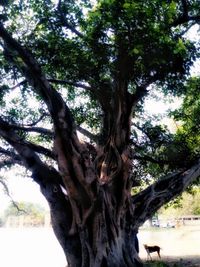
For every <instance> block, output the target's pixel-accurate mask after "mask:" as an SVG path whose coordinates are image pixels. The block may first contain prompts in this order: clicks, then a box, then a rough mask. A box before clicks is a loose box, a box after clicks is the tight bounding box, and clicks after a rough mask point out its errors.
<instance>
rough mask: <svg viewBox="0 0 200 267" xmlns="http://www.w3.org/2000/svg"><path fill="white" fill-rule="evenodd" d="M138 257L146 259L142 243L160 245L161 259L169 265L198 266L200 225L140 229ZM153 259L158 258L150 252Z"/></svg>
mask: <svg viewBox="0 0 200 267" xmlns="http://www.w3.org/2000/svg"><path fill="white" fill-rule="evenodd" d="M138 239H139V244H140V257H141V258H142V259H143V260H144V261H146V260H147V254H146V251H145V249H144V246H143V244H148V245H158V246H160V247H161V260H162V261H164V262H167V263H168V264H169V266H176V267H178V266H185V267H200V225H193V226H192V225H191V226H188V225H186V226H181V227H179V228H153V229H152V228H151V229H141V230H140V231H139V233H138ZM151 255H152V258H153V260H156V261H157V260H159V258H158V256H157V254H156V253H152V254H151Z"/></svg>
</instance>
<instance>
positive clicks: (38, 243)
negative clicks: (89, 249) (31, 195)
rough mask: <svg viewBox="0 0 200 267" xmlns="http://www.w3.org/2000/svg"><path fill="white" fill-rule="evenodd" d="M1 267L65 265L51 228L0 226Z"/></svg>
mask: <svg viewBox="0 0 200 267" xmlns="http://www.w3.org/2000/svg"><path fill="white" fill-rule="evenodd" d="M0 266H1V267H65V266H66V260H65V256H64V254H63V252H62V249H61V247H60V245H59V243H58V241H57V239H56V238H55V236H54V233H53V231H52V230H51V229H48V228H32V229H30V228H25V229H19V228H18V229H15V228H0Z"/></svg>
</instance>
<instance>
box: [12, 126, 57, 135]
mask: <svg viewBox="0 0 200 267" xmlns="http://www.w3.org/2000/svg"><path fill="white" fill-rule="evenodd" d="M35 123H36V122H34V124H35ZM10 127H12V128H13V129H16V130H22V131H25V132H35V133H40V134H44V135H47V136H50V137H53V132H52V131H51V130H49V129H45V128H42V127H31V126H25V125H17V124H10Z"/></svg>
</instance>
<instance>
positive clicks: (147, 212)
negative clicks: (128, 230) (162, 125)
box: [132, 163, 200, 226]
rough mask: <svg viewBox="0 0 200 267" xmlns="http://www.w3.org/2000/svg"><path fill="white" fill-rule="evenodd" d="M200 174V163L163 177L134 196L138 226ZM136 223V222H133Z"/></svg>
mask: <svg viewBox="0 0 200 267" xmlns="http://www.w3.org/2000/svg"><path fill="white" fill-rule="evenodd" d="M199 176H200V163H198V164H196V165H194V166H193V167H191V168H190V169H188V170H186V171H182V172H178V173H173V174H171V175H168V176H166V177H163V178H161V179H160V180H159V181H157V182H156V183H154V184H153V185H150V186H149V187H147V188H146V189H145V190H143V191H142V192H140V193H139V194H137V195H135V196H133V198H132V199H133V205H134V206H135V214H134V215H135V217H136V218H137V219H136V221H137V222H136V223H138V226H139V225H141V224H143V223H144V222H145V220H147V219H148V218H150V217H151V216H152V215H153V214H154V213H155V212H156V211H157V210H158V209H159V208H160V207H162V206H163V205H164V204H166V203H167V202H169V201H170V200H172V199H173V198H175V197H176V196H178V195H179V194H180V193H182V192H183V191H184V190H185V189H186V188H187V187H188V185H189V184H190V183H191V182H193V181H194V180H196V179H197V178H198V177H199ZM133 223H134V222H133Z"/></svg>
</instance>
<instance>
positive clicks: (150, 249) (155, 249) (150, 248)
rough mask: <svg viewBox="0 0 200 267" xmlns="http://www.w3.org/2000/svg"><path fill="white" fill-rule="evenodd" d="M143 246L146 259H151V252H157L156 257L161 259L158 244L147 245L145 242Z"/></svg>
mask: <svg viewBox="0 0 200 267" xmlns="http://www.w3.org/2000/svg"><path fill="white" fill-rule="evenodd" d="M144 248H145V250H146V252H147V259H148V258H150V259H151V260H152V257H151V253H153V252H157V253H158V257H159V258H160V259H161V256H160V250H161V248H160V247H159V246H148V245H147V244H144Z"/></svg>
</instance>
